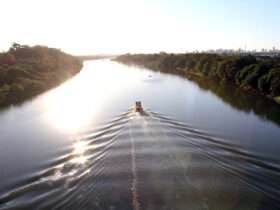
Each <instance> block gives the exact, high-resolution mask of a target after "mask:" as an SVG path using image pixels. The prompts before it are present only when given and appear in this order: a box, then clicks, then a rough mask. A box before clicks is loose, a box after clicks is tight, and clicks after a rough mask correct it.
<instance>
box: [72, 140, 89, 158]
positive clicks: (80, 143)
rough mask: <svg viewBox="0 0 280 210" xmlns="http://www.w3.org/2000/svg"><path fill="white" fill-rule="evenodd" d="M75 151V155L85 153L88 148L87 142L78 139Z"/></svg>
mask: <svg viewBox="0 0 280 210" xmlns="http://www.w3.org/2000/svg"><path fill="white" fill-rule="evenodd" d="M73 147H74V151H73V154H75V155H81V154H83V153H84V152H85V151H86V149H87V143H86V142H84V141H78V142H76V143H75V144H74V146H73Z"/></svg>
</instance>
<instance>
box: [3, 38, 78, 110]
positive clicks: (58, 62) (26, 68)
mask: <svg viewBox="0 0 280 210" xmlns="http://www.w3.org/2000/svg"><path fill="white" fill-rule="evenodd" d="M82 66H83V63H82V61H81V60H80V59H78V58H77V57H75V56H72V55H69V54H66V53H64V52H62V51H61V50H59V49H55V48H48V47H45V46H33V47H31V46H27V45H20V44H17V43H14V44H13V45H12V46H11V47H10V49H9V50H8V51H7V52H2V53H0V105H1V106H4V105H10V104H17V103H20V102H22V101H24V100H25V99H27V98H31V97H33V96H35V95H38V94H40V93H42V92H44V91H46V90H48V89H50V88H52V87H55V86H57V85H59V84H60V83H62V82H63V81H65V80H67V79H69V78H70V77H72V76H74V75H75V74H77V73H78V72H79V71H80V70H81V69H82Z"/></svg>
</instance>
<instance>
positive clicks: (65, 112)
mask: <svg viewBox="0 0 280 210" xmlns="http://www.w3.org/2000/svg"><path fill="white" fill-rule="evenodd" d="M91 80H92V78H90V77H85V76H83V75H82V74H79V75H77V77H75V78H74V79H73V80H71V81H69V82H67V83H65V84H64V85H62V86H60V87H59V88H58V89H55V90H53V91H52V92H51V93H50V94H48V95H47V96H46V99H45V107H46V109H47V118H48V119H49V121H50V122H51V123H52V124H53V125H54V126H55V127H57V128H58V129H60V130H63V131H67V132H77V131H78V130H79V129H80V128H82V127H83V126H85V125H86V124H88V123H90V121H91V120H92V116H93V115H94V114H96V113H97V112H98V111H99V109H100V104H99V100H93V98H100V97H101V96H100V94H99V93H98V91H92V92H90V93H89V89H90V86H89V84H90V83H91V82H92V81H91ZM89 94H90V97H89Z"/></svg>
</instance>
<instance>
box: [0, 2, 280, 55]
mask: <svg viewBox="0 0 280 210" xmlns="http://www.w3.org/2000/svg"><path fill="white" fill-rule="evenodd" d="M279 8H280V3H279V1H277V0H267V1H261V0H256V1H254V0H245V1H244V0H243V1H241V0H231V1H222V0H213V1H203V0H200V1H197V0H189V1H184V0H170V1H167V0H166V1H148V0H145V1H140V0H138V1H137V0H135V1H129V0H119V1H108V0H103V1H95V0H79V1H78V0H60V1H55V0H48V1H36V0H26V1H22V0H9V1H3V2H1V9H0V19H1V26H2V30H1V39H0V50H6V49H8V48H9V46H10V45H11V43H13V42H18V43H20V44H28V45H35V44H41V45H47V46H50V47H55V48H61V49H62V50H64V51H66V52H69V53H72V54H77V55H78V54H79V55H80V54H96V53H126V52H145V53H148V52H159V51H168V52H185V51H193V50H207V49H217V48H232V49H238V48H246V49H258V50H260V49H262V48H269V49H270V48H272V47H276V48H280V43H279V37H280V29H279V22H280V13H279V12H278V9H279ZM277 38H278V40H277Z"/></svg>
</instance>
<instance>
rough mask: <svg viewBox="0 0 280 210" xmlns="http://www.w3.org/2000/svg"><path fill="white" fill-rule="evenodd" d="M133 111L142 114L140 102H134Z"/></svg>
mask: <svg viewBox="0 0 280 210" xmlns="http://www.w3.org/2000/svg"><path fill="white" fill-rule="evenodd" d="M134 111H135V112H139V113H143V108H142V103H141V101H136V102H135V106H134Z"/></svg>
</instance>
